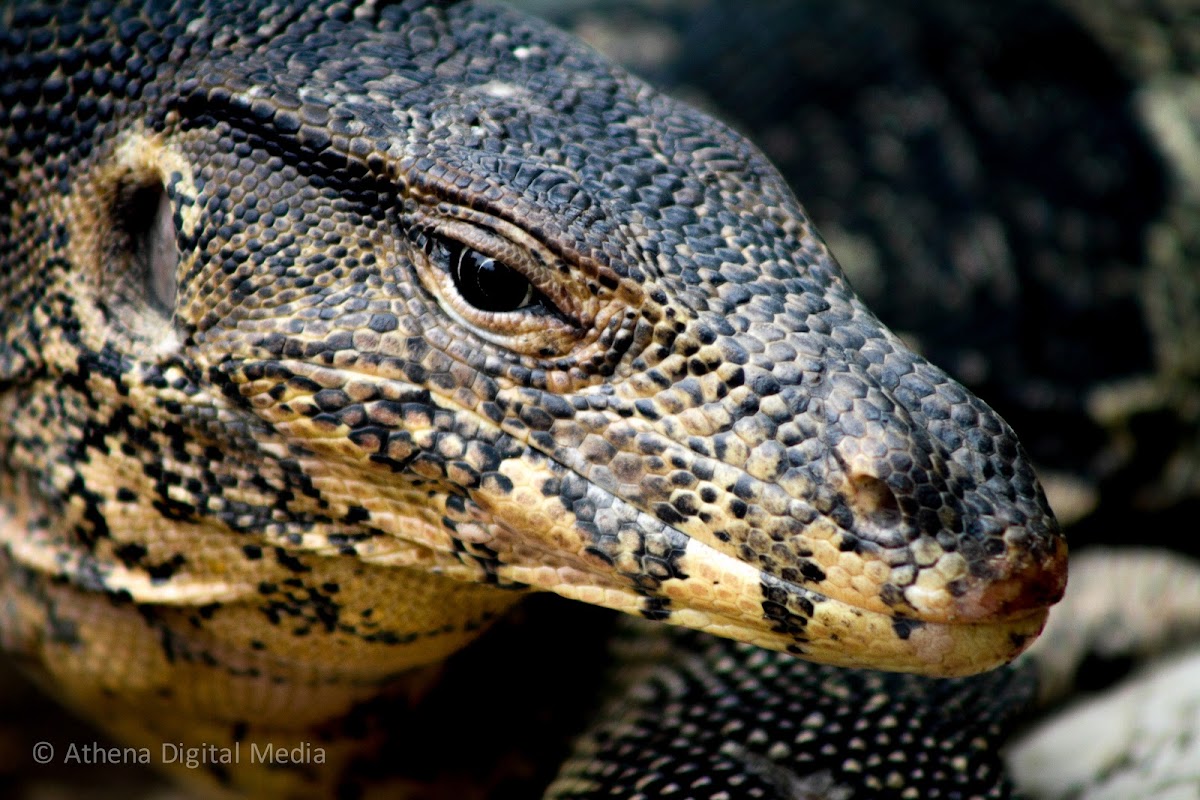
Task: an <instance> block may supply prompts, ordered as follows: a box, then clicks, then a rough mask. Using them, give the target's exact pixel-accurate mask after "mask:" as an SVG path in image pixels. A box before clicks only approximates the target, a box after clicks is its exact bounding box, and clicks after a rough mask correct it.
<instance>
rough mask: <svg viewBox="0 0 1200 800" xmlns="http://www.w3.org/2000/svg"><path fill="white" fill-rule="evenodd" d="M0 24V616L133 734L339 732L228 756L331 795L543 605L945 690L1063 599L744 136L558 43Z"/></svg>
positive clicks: (502, 26) (972, 459)
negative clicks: (453, 659)
mask: <svg viewBox="0 0 1200 800" xmlns="http://www.w3.org/2000/svg"><path fill="white" fill-rule="evenodd" d="M3 15H4V16H3V21H2V22H3V24H2V26H0V170H2V171H3V180H2V181H0V308H2V309H4V312H3V317H0V542H2V544H3V549H2V551H0V552H2V558H3V561H4V562H5V563H4V569H3V574H4V575H5V578H4V580H3V583H2V584H0V593H2V595H3V602H2V603H0V638H2V642H3V645H4V647H5V648H6V649H7V650H8V651H10V652H11V653H14V654H15V655H16V656H17V657H18V658H20V659H21V660H22V661H23V662H24V663H26V664H27V665H28V667H29V669H30V671H31V672H33V673H34V674H37V675H39V676H40V677H41V679H42V680H43V681H44V682H46V683H47V684H49V685H51V686H53V687H54V688H55V690H56V692H57V693H58V694H59V695H60V696H61V697H63V699H64V700H65V701H66V702H67V703H68V704H70V705H72V706H74V707H76V708H79V709H81V710H82V711H83V712H84V713H86V714H88V715H90V716H92V717H93V718H95V719H99V720H101V721H102V722H103V724H105V725H106V726H107V727H108V728H110V729H111V730H112V731H114V732H115V733H116V734H117V735H118V736H119V737H122V738H123V739H125V740H127V741H130V742H135V743H153V742H161V741H164V740H167V741H181V742H203V743H207V744H216V745H219V746H230V745H232V744H236V743H241V742H250V743H255V742H257V743H267V742H271V743H276V744H279V745H288V743H292V742H295V741H296V738H297V736H300V735H306V736H307V735H311V734H313V732H314V731H319V732H320V733H321V736H322V737H323V738H322V741H326V742H328V743H329V756H328V766H327V768H326V769H324V770H318V771H315V772H314V771H311V770H307V769H301V768H300V767H298V766H297V765H288V766H286V767H284V768H266V767H262V766H261V765H258V766H257V767H256V766H255V765H244V764H243V765H239V766H238V767H237V768H236V769H228V768H225V767H222V766H220V765H215V766H214V767H213V768H212V769H209V770H207V772H206V774H205V777H206V778H208V779H212V780H215V781H217V782H218V783H223V784H227V785H231V786H233V787H235V788H237V789H240V790H243V791H249V792H253V793H255V794H259V795H264V794H267V793H271V792H275V793H288V792H298V791H302V790H304V791H311V792H313V793H315V794H321V793H323V792H327V791H330V790H331V787H332V785H333V784H335V783H336V782H337V781H338V780H339V775H341V774H342V772H343V771H345V770H346V769H347V765H348V764H349V763H350V761H351V760H352V759H353V758H355V757H357V755H358V754H359V753H361V752H362V751H364V750H366V749H369V748H370V746H371V744H372V743H371V742H370V741H364V740H363V737H362V736H355V735H354V733H353V726H349V727H347V724H345V723H344V718H345V717H346V715H347V714H348V713H349V712H350V710H351V709H353V708H356V707H361V704H362V703H365V702H367V701H369V700H370V699H371V698H373V697H375V696H377V695H379V694H381V693H384V692H387V693H389V694H392V695H395V694H400V695H402V696H410V697H412V698H413V699H414V700H415V699H417V698H419V697H420V696H422V695H423V693H424V692H425V689H426V687H427V686H428V684H429V683H430V681H431V680H432V677H431V676H432V672H433V671H434V670H435V669H436V664H437V663H438V662H440V661H441V660H442V659H443V658H444V657H445V656H447V655H448V654H450V653H452V652H454V651H456V650H458V649H460V648H462V647H463V646H465V645H466V644H467V643H468V642H470V641H471V640H472V639H473V638H474V637H475V636H476V635H477V634H478V633H479V632H480V631H482V630H483V629H485V628H486V627H488V626H489V625H490V624H491V622H492V621H493V620H494V619H496V618H497V617H498V616H500V615H502V614H503V613H504V612H505V611H506V610H507V609H508V608H509V607H510V606H511V605H512V604H513V603H514V602H515V601H516V600H517V599H518V598H519V597H520V595H521V590H525V589H535V590H548V591H553V592H556V593H558V594H561V595H563V596H565V597H569V598H573V599H577V600H582V601H585V602H588V603H593V604H596V605H602V606H606V607H609V608H613V609H617V610H621V611H625V612H629V613H633V614H638V615H641V616H643V617H647V618H650V619H655V620H665V621H667V622H671V623H674V624H677V625H682V626H685V627H690V628H695V629H700V630H705V631H708V632H712V633H716V634H718V635H721V636H726V637H730V638H734V639H738V640H742V641H746V642H750V643H753V644H756V645H760V646H764V647H768V648H771V649H774V650H779V651H786V652H789V653H792V654H795V655H799V656H802V657H804V658H806V659H811V660H814V661H818V662H823V663H829V664H839V665H850V666H862V667H875V668H881V669H892V670H906V671H915V672H922V673H927V674H934V675H960V674H968V673H972V672H978V671H980V670H983V669H987V668H989V667H992V666H994V665H996V664H998V663H1001V662H1003V661H1006V660H1008V659H1011V658H1012V657H1014V656H1015V655H1016V654H1017V653H1018V652H1020V651H1021V650H1022V649H1023V648H1024V647H1025V646H1027V644H1028V643H1029V642H1030V641H1031V640H1032V638H1033V637H1034V636H1035V635H1036V634H1037V632H1038V631H1039V630H1040V628H1041V626H1042V624H1043V622H1044V619H1045V610H1046V607H1047V606H1049V605H1050V604H1051V603H1053V602H1054V601H1055V600H1056V599H1057V598H1058V597H1059V596H1060V595H1061V592H1062V588H1063V585H1064V582H1065V563H1066V546H1065V542H1064V540H1063V538H1062V536H1061V534H1060V533H1059V530H1058V527H1057V524H1056V522H1055V521H1054V518H1053V516H1052V514H1051V512H1050V510H1049V508H1048V506H1047V504H1046V501H1045V497H1044V495H1043V493H1042V491H1041V488H1040V487H1039V485H1038V483H1037V480H1036V477H1035V476H1034V472H1033V469H1032V467H1031V466H1030V464H1029V461H1028V459H1027V458H1026V456H1025V455H1024V453H1023V451H1022V450H1021V448H1020V445H1019V444H1018V442H1017V440H1016V438H1015V436H1014V435H1013V433H1012V431H1011V430H1010V429H1009V428H1008V426H1007V425H1006V424H1005V423H1004V422H1003V421H1002V420H1001V419H1000V418H999V417H998V416H996V415H995V413H994V412H992V411H991V409H989V408H988V407H987V406H986V405H985V404H984V403H983V402H982V401H980V400H978V399H977V398H975V397H974V396H972V395H971V394H970V393H969V392H967V391H966V390H965V389H963V388H962V387H961V386H959V385H958V384H956V383H955V382H953V381H952V380H951V379H949V378H948V377H947V376H946V375H945V374H944V373H943V372H941V371H940V370H938V369H937V368H935V367H933V366H932V365H930V364H929V363H927V362H926V361H924V360H923V359H922V358H921V357H919V356H918V355H916V354H914V353H912V352H911V351H910V350H908V349H907V348H906V347H905V346H904V345H903V343H902V342H901V341H900V340H899V339H898V338H897V337H896V336H894V335H893V334H892V333H891V332H890V331H888V330H887V329H886V328H884V327H883V326H882V325H881V324H880V323H879V322H878V321H877V320H876V319H875V317H874V316H872V315H871V313H870V312H869V311H868V310H867V309H866V308H865V307H864V306H863V305H862V303H861V302H860V301H859V300H858V299H857V298H856V297H855V295H854V294H853V292H852V291H851V290H850V288H849V286H848V285H847V283H846V281H845V279H844V276H843V275H842V273H841V271H840V270H839V268H838V267H837V265H836V264H835V263H834V262H833V260H832V259H831V258H830V256H829V253H828V251H827V250H826V248H825V245H824V244H823V242H822V241H821V239H820V237H819V236H818V234H817V233H816V232H815V231H814V230H813V229H812V226H811V225H810V223H809V222H808V220H807V218H806V217H805V215H804V213H803V211H802V210H801V208H800V207H799V205H798V204H797V202H796V200H795V199H794V198H793V196H792V195H791V193H790V191H789V190H788V189H787V187H786V185H785V183H784V181H783V180H782V179H781V178H780V177H779V175H778V173H777V172H776V171H775V170H774V169H773V168H772V167H771V166H770V165H769V164H768V163H767V162H766V160H765V159H764V158H763V156H762V155H761V154H760V153H759V152H758V151H757V150H755V149H754V148H753V147H752V146H751V145H750V144H748V143H747V142H746V141H745V140H744V139H742V138H741V137H739V136H738V135H736V134H735V133H733V132H731V131H730V130H729V129H727V128H726V127H724V126H722V125H720V124H719V123H717V122H715V121H713V120H712V119H710V118H708V117H707V116H705V115H703V114H701V113H699V112H697V111H695V110H693V109H691V108H689V107H687V106H685V105H682V104H680V103H678V102H676V101H673V100H670V99H668V98H666V97H664V96H662V95H660V94H658V93H656V92H654V91H653V90H652V89H650V88H649V87H648V86H646V85H645V84H643V83H641V82H640V81H638V80H637V79H635V78H633V77H631V76H629V75H628V74H626V73H625V72H623V71H622V70H620V69H618V68H616V67H614V66H612V65H610V64H608V63H607V62H605V61H604V60H603V59H601V58H600V57H599V56H597V55H596V54H594V53H593V52H591V51H589V50H587V49H585V48H583V47H582V46H580V45H578V44H577V43H575V42H574V40H572V39H570V38H569V37H567V36H565V35H564V34H562V33H560V32H558V31H556V30H554V29H553V28H550V27H548V26H546V25H545V24H543V23H540V22H537V21H535V20H531V19H527V18H525V17H522V16H520V15H518V14H515V13H513V12H511V11H509V10H506V9H504V8H501V7H493V6H487V5H475V4H473V3H415V2H401V3H398V4H394V5H375V4H372V3H365V4H363V5H360V6H355V7H351V6H348V5H345V4H342V3H339V2H320V3H312V4H308V3H296V4H289V3H281V4H274V3H273V4H266V3H253V4H248V5H247V6H246V7H244V8H231V7H226V6H225V5H224V4H219V3H203V2H200V3H195V2H190V1H185V0H181V1H180V2H175V3H158V4H150V5H149V6H146V7H142V6H137V7H134V6H132V5H121V4H113V3H109V2H96V3H92V4H88V5H84V6H79V7H75V6H71V7H64V8H54V7H49V6H46V7H43V6H30V5H27V4H17V5H14V6H9V7H5V8H4V10H3ZM464 264H468V265H474V266H473V268H475V269H477V270H479V274H482V269H483V265H485V264H486V265H487V268H488V269H490V270H499V271H500V273H501V274H503V275H506V276H507V278H506V280H507V281H508V282H509V286H508V289H507V290H505V292H503V293H502V294H503V296H504V297H509V296H510V295H511V296H512V297H515V298H521V304H520V305H517V306H515V307H512V308H510V307H507V306H505V305H504V304H503V303H500V304H499V305H493V301H492V300H489V299H488V293H487V292H486V291H483V290H482V289H480V288H479V287H481V286H483V283H479V284H478V286H475V287H474V288H469V287H470V285H471V281H482V280H483V278H480V277H479V275H478V274H474V273H472V275H470V276H468V277H464V274H465V273H464V270H465V269H467V267H464ZM513 282H516V285H517V286H518V287H519V288H520V287H524V291H523V292H522V291H516V292H515V293H514V292H513V291H512V283H513ZM526 301H527V302H526ZM506 302H507V301H506ZM368 738H369V737H368ZM302 787H307V788H302Z"/></svg>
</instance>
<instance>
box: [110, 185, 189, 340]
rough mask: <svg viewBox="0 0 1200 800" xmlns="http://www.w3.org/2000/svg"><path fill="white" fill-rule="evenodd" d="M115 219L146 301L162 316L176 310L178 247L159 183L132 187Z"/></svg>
mask: <svg viewBox="0 0 1200 800" xmlns="http://www.w3.org/2000/svg"><path fill="white" fill-rule="evenodd" d="M118 220H119V221H120V225H121V226H122V227H123V228H124V230H125V234H126V235H127V236H128V239H127V241H128V246H129V248H130V255H131V256H132V266H133V274H134V276H135V279H136V280H138V281H139V282H140V284H141V287H142V289H143V291H144V293H145V297H146V299H147V300H148V301H149V304H150V305H151V306H152V307H153V308H154V309H155V310H157V311H159V312H160V313H162V314H163V315H164V316H167V317H170V316H171V315H172V314H173V313H174V311H175V293H176V287H177V281H178V275H177V272H178V267H179V247H178V244H177V243H176V239H175V220H174V218H173V216H172V213H171V203H170V201H169V200H168V199H167V193H166V190H165V189H164V188H163V186H162V184H160V183H152V184H146V185H142V186H136V187H131V191H129V193H128V195H127V196H126V197H125V198H123V202H122V203H121V205H120V209H119V211H118Z"/></svg>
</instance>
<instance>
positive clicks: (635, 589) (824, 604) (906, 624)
mask: <svg viewBox="0 0 1200 800" xmlns="http://www.w3.org/2000/svg"><path fill="white" fill-rule="evenodd" d="M539 460H541V459H540V458H539ZM520 463H521V460H520V459H517V460H514V461H511V462H506V466H508V465H512V466H514V467H515V466H517V465H519V464H520ZM542 463H543V465H544V463H545V462H542ZM555 465H556V466H559V465H557V463H556V462H555ZM503 468H504V467H502V469H503ZM563 472H565V473H567V474H569V475H572V476H573V475H574V473H571V472H570V471H569V470H565V469H564V470H563ZM506 474H507V476H508V477H509V479H510V481H511V488H510V489H509V490H508V491H506V492H504V493H501V494H495V493H485V492H477V493H472V499H473V500H474V501H475V502H476V503H478V504H479V506H480V508H481V509H483V510H484V511H485V512H486V516H487V517H488V518H489V522H487V523H484V524H483V525H482V527H483V528H485V529H487V530H488V532H489V535H488V545H487V546H488V547H489V548H490V549H491V550H492V551H494V552H495V553H496V556H497V558H498V560H499V562H500V563H501V564H502V565H503V566H501V567H499V572H500V574H501V575H503V576H504V577H505V578H506V579H509V580H513V581H519V582H521V583H524V584H528V585H530V586H532V587H534V588H537V589H541V590H547V591H551V592H554V593H556V594H559V595H562V596H564V597H569V598H572V599H577V600H581V601H584V602H588V603H591V604H595V605H601V606H605V607H609V608H613V609H617V610H619V611H624V612H627V613H631V614H635V615H640V616H644V617H647V618H650V619H655V620H661V621H664V622H667V623H670V624H675V625H681V626H685V627H689V628H695V629H698V630H702V631H706V632H709V633H712V634H715V635H718V636H722V637H725V638H730V639H735V640H738V641H744V642H748V643H751V644H754V645H757V646H760V647H765V648H768V649H772V650H779V651H786V652H789V653H792V654H794V655H797V656H799V657H801V658H804V659H807V660H810V661H815V662H819V663H825V664H832V665H836V666H846V667H859V668H870V669H880V670H888V671H897V672H912V673H918V674H924V675H931V676H940V677H952V676H960V675H970V674H975V673H978V672H982V671H985V670H988V669H991V668H994V667H996V666H998V665H1000V664H1002V663H1005V662H1008V661H1011V660H1012V659H1013V658H1015V657H1016V656H1017V655H1019V654H1020V653H1021V652H1022V651H1023V650H1024V649H1025V648H1026V647H1027V646H1028V645H1029V644H1031V643H1032V642H1033V641H1034V639H1035V638H1036V637H1037V635H1038V634H1039V633H1040V632H1041V630H1042V627H1043V626H1044V624H1045V622H1046V617H1047V614H1048V608H1049V606H1050V605H1051V604H1052V603H1053V602H1055V601H1056V600H1057V597H1058V595H1059V594H1060V593H1061V585H1062V582H1063V580H1065V578H1063V576H1065V546H1064V547H1063V548H1062V550H1061V552H1059V553H1057V554H1056V556H1055V557H1054V558H1053V559H1052V563H1051V564H1049V565H1041V566H1038V567H1036V568H1035V567H1028V568H1026V569H1024V570H1019V571H1017V572H1015V573H1013V574H1009V575H1005V576H1002V577H997V578H996V579H995V580H993V581H987V580H982V581H979V582H977V583H978V586H977V587H976V588H975V589H973V590H972V591H971V592H969V593H968V595H964V596H963V597H961V598H958V599H957V600H956V603H957V605H956V606H955V607H956V608H958V609H959V610H958V611H951V612H950V613H947V612H945V611H944V610H942V609H941V608H934V609H930V610H929V611H928V612H923V611H922V609H921V608H920V607H915V608H914V607H912V606H907V607H906V608H904V609H901V610H894V609H890V608H888V607H887V606H886V605H885V604H882V603H880V602H870V603H862V602H855V600H856V599H857V598H855V597H852V598H849V599H846V598H840V597H838V596H837V594H836V592H835V591H827V590H826V587H825V586H823V585H822V584H821V582H812V583H811V584H810V585H805V584H802V583H800V582H797V581H791V580H786V579H784V578H780V577H776V576H773V575H770V574H768V573H766V572H764V571H762V570H760V569H759V568H758V567H756V566H754V565H753V564H751V563H749V562H747V561H743V560H741V559H739V558H737V557H736V556H734V555H730V554H728V553H726V552H723V551H722V550H720V549H718V548H717V547H714V546H712V545H711V544H708V543H706V542H705V541H704V539H703V538H702V537H699V536H696V535H692V534H689V533H687V532H685V531H683V530H680V529H679V528H678V527H675V526H673V525H670V524H668V523H665V522H663V521H661V520H659V519H657V518H655V517H653V516H651V515H649V514H646V513H645V512H643V511H640V510H638V509H637V508H635V507H633V506H632V505H630V504H629V503H627V502H626V501H624V500H622V499H621V498H620V497H618V496H616V495H615V494H613V493H610V492H607V491H605V490H603V489H601V488H599V487H597V486H595V485H594V484H587V485H586V489H585V491H584V493H583V496H582V497H579V498H577V499H576V500H574V501H573V502H570V503H566V502H562V501H561V500H560V498H561V495H559V496H552V493H548V492H547V491H546V488H547V487H546V486H545V483H544V482H543V479H542V478H540V477H535V476H536V475H538V473H537V472H535V471H533V470H522V469H517V468H514V469H511V470H506ZM506 485H507V484H506ZM556 485H557V486H559V487H560V490H561V487H562V483H561V482H560V483H558V484H556ZM548 500H549V501H550V502H549V503H548V502H547V501H548ZM554 506H557V508H554ZM564 506H569V507H570V509H571V510H564ZM1047 585H1053V587H1055V588H1053V590H1045V591H1044V590H1043V589H1044V588H1045V586H1047ZM833 588H834V589H836V587H833ZM883 588H884V587H883V586H882V585H880V586H878V587H877V589H878V590H879V591H880V592H882V591H883ZM946 593H947V594H950V592H949V590H947V592H946Z"/></svg>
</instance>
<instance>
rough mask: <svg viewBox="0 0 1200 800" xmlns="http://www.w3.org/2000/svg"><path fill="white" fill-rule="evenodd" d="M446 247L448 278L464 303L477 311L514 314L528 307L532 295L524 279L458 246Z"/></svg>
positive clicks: (484, 256)
mask: <svg viewBox="0 0 1200 800" xmlns="http://www.w3.org/2000/svg"><path fill="white" fill-rule="evenodd" d="M445 245H446V250H447V252H448V254H449V256H450V276H451V278H453V279H454V286H455V288H457V289H458V292H459V294H461V295H462V298H463V300H466V301H467V302H468V303H470V304H471V305H473V306H475V308H478V309H479V310H480V311H516V310H517V309H518V308H521V307H522V306H526V305H529V303H530V301H531V299H532V295H533V292H532V287H531V286H530V284H529V281H528V279H526V278H525V276H524V275H522V274H521V273H519V272H517V271H516V270H515V269H513V268H511V267H509V266H507V265H506V264H502V263H501V262H499V261H497V260H496V259H494V258H490V257H488V256H486V255H484V254H483V253H480V252H479V251H478V250H472V249H471V248H469V247H464V246H463V245H461V244H458V243H457V242H452V241H447V242H445Z"/></svg>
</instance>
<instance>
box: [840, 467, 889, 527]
mask: <svg viewBox="0 0 1200 800" xmlns="http://www.w3.org/2000/svg"><path fill="white" fill-rule="evenodd" d="M847 484H848V488H847V491H846V502H847V504H848V505H849V506H850V509H851V510H852V511H853V512H854V515H855V517H857V518H858V519H860V520H862V521H864V522H866V523H868V524H869V525H871V526H873V527H877V528H892V527H894V526H896V525H897V524H899V523H900V520H901V514H900V504H899V503H898V502H897V501H896V495H895V493H894V492H892V490H891V487H889V486H888V485H887V484H886V483H885V482H884V481H882V480H880V479H879V478H876V477H875V476H874V475H868V474H865V473H861V472H860V473H855V474H852V475H850V477H849V480H848V481H847Z"/></svg>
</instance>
